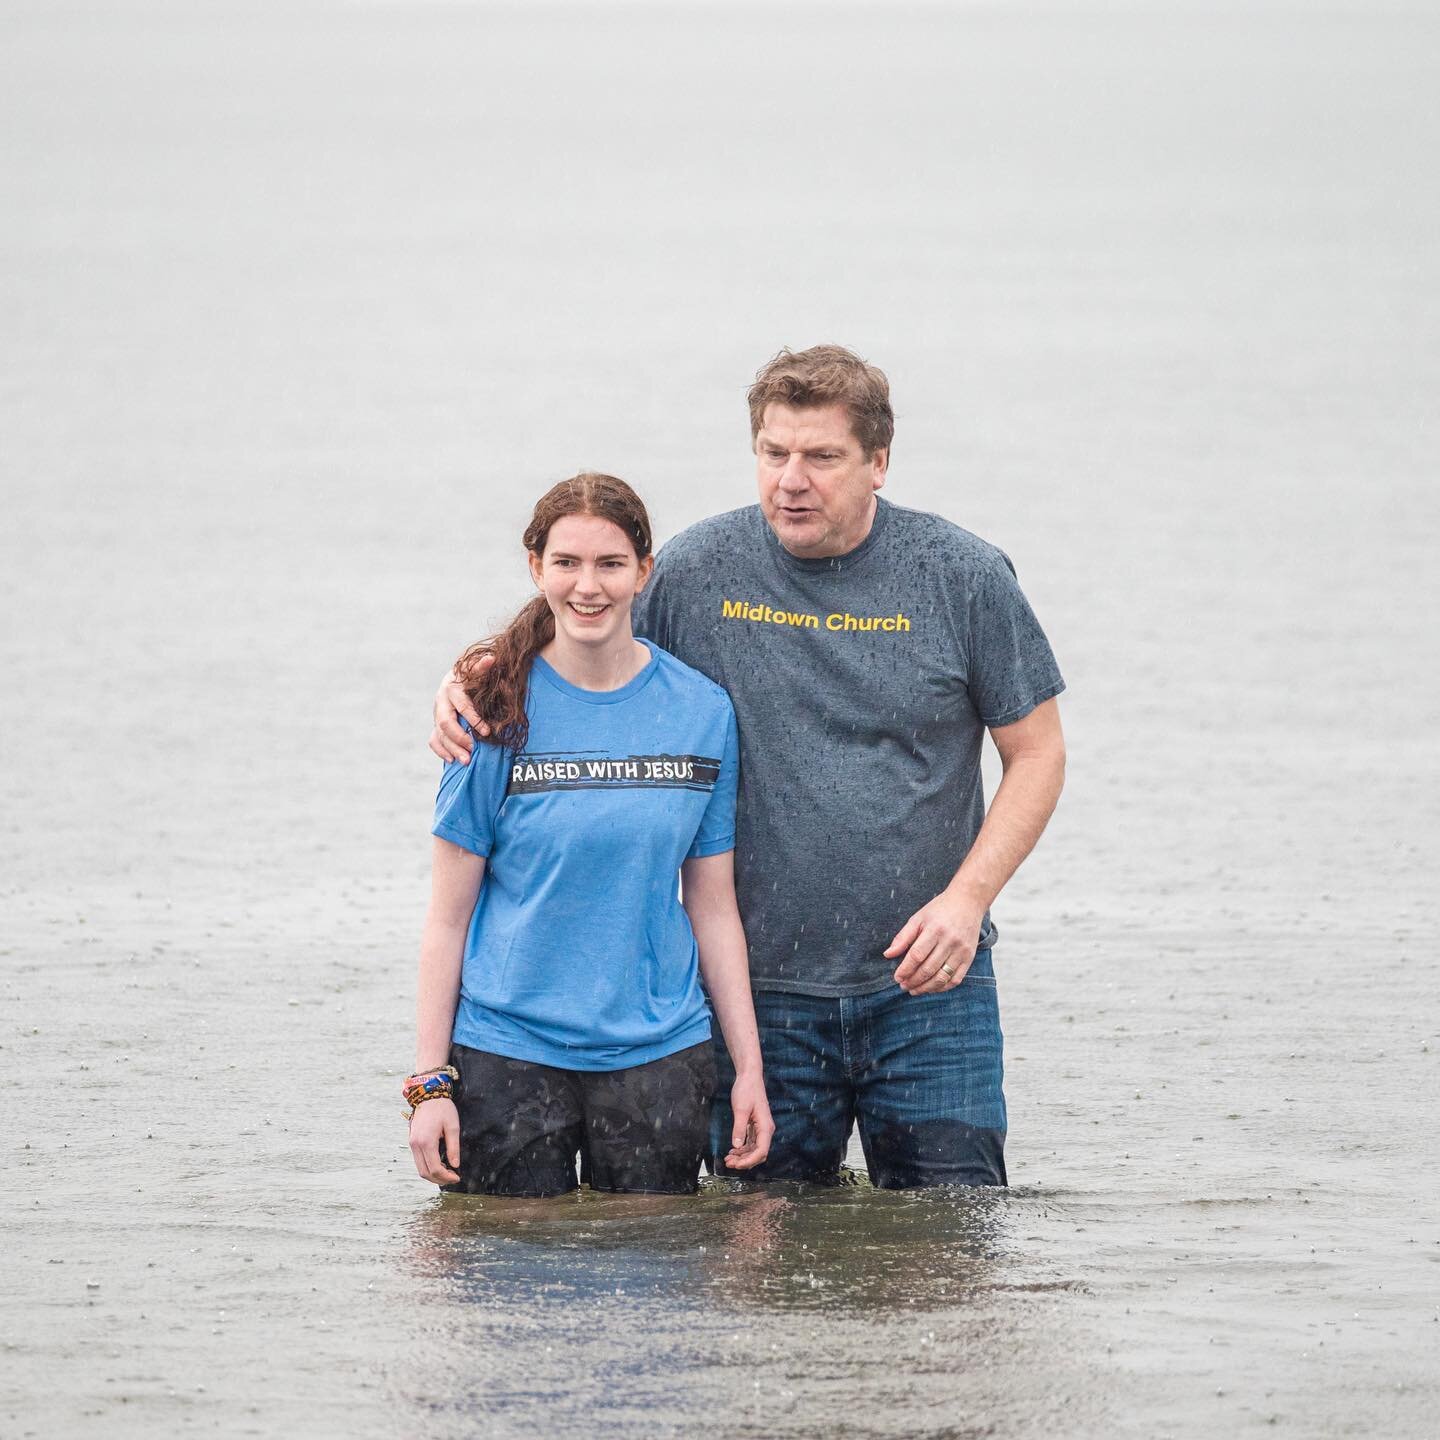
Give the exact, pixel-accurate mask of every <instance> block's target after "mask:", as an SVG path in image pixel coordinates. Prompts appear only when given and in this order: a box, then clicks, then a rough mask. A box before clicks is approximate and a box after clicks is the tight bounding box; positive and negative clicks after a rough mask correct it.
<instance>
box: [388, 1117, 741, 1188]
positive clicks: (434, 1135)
mask: <svg viewBox="0 0 1440 1440" xmlns="http://www.w3.org/2000/svg"><path fill="white" fill-rule="evenodd" d="M767 1117H768V1112H767ZM442 1140H443V1141H444V1142H445V1150H444V1153H443V1156H442V1153H441V1150H440V1142H441V1141H442ZM410 1153H411V1154H412V1155H413V1156H414V1157H415V1168H416V1169H417V1170H418V1171H419V1172H420V1178H421V1179H422V1180H428V1181H430V1183H431V1184H432V1185H453V1184H455V1182H456V1181H457V1180H459V1178H460V1176H459V1175H458V1174H457V1173H456V1172H455V1171H454V1170H451V1169H449V1168H448V1167H447V1166H446V1164H445V1161H446V1160H449V1162H450V1164H451V1165H458V1164H459V1163H460V1112H459V1111H458V1110H457V1109H456V1108H455V1102H454V1101H453V1100H446V1099H444V1098H441V1099H439V1100H426V1101H424V1102H423V1103H422V1104H420V1105H417V1106H416V1107H415V1113H414V1114H413V1115H412V1116H411V1117H410Z"/></svg>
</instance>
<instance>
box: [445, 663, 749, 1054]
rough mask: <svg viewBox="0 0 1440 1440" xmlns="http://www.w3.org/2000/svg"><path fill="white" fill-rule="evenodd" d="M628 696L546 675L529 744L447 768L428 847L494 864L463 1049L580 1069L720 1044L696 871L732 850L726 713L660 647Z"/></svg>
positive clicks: (732, 739)
mask: <svg viewBox="0 0 1440 1440" xmlns="http://www.w3.org/2000/svg"><path fill="white" fill-rule="evenodd" d="M649 649H650V652H651V658H650V663H649V664H648V665H646V666H645V668H644V669H643V670H642V671H641V672H640V673H639V674H638V675H637V676H636V677H635V678H634V679H633V680H631V681H630V682H629V683H628V684H626V685H623V686H621V687H620V688H619V689H618V690H606V691H592V690H581V689H579V688H578V687H577V686H574V685H571V684H569V683H568V682H567V681H565V680H564V679H563V678H562V677H561V676H560V675H559V674H557V673H556V671H555V670H554V669H553V668H552V667H551V666H550V665H548V664H547V663H546V662H545V661H544V660H543V659H538V658H537V659H536V661H535V663H534V666H533V668H532V670H531V674H530V685H529V693H528V695H527V699H526V712H527V714H528V715H529V717H530V736H529V740H528V742H527V744H526V747H525V750H524V751H523V753H521V754H518V755H517V754H514V753H513V752H511V751H510V750H507V749H505V748H504V747H502V746H498V745H484V744H482V745H476V746H475V753H474V756H473V757H472V759H471V760H470V763H469V764H468V765H460V764H455V763H451V764H449V765H447V766H446V767H445V771H444V774H443V775H442V777H441V781H440V793H439V796H438V798H437V799H436V802H435V823H434V833H435V834H436V835H438V836H440V837H441V838H442V839H444V840H448V841H450V842H451V843H452V844H454V845H459V846H461V847H462V848H464V849H466V850H470V851H473V852H474V853H475V854H477V855H484V856H486V857H487V863H486V867H485V880H484V884H483V885H482V886H481V889H480V898H479V900H478V902H477V903H476V906H475V911H474V914H473V915H472V916H471V919H470V928H469V931H468V934H467V936H466V941H465V959H464V968H463V970H462V973H461V989H460V1000H459V1005H458V1007H457V1010H456V1015H455V1029H454V1032H453V1033H454V1039H455V1040H456V1041H457V1042H458V1043H459V1044H462V1045H467V1046H470V1047H471V1048H473V1049H477V1050H488V1051H492V1052H494V1053H496V1054H499V1055H509V1056H511V1057H512V1058H514V1059H517V1060H533V1061H536V1062H538V1063H540V1064H542V1065H558V1066H561V1067H566V1068H571V1069H577V1070H614V1069H621V1068H624V1067H626V1066H630V1065H639V1064H643V1063H644V1062H645V1061H647V1060H655V1059H659V1058H660V1057H661V1056H662V1055H670V1054H673V1053H674V1052H675V1051H677V1050H683V1049H685V1048H686V1047H687V1046H690V1045H695V1044H697V1043H699V1042H700V1041H702V1040H704V1039H706V1038H707V1037H708V1036H709V1034H710V1019H709V1011H708V1009H707V1007H706V1004H705V997H704V994H703V992H702V990H701V988H700V978H699V971H698V963H697V962H698V956H697V953H696V948H695V936H694V934H693V933H692V931H691V929H690V922H689V919H688V918H687V916H686V914H685V911H684V910H683V909H682V908H681V905H680V899H679V869H680V865H681V862H682V861H684V860H685V859H686V858H688V857H694V856H704V855H717V854H721V853H723V852H724V851H727V850H729V849H731V848H732V847H733V846H734V843H735V792H736V783H737V779H736V772H737V769H738V746H737V742H736V736H735V715H734V711H733V710H732V709H731V706H730V700H729V697H728V696H727V695H726V694H725V692H724V691H723V690H722V689H721V688H720V687H719V686H718V685H716V684H715V683H714V682H713V681H711V680H707V679H706V678H705V677H704V676H703V675H700V674H698V673H697V672H696V671H694V670H692V669H690V668H689V667H688V666H686V665H682V664H681V663H680V661H678V660H676V659H675V658H674V657H673V656H672V655H667V654H666V653H665V652H664V651H663V650H661V649H659V648H658V647H656V646H654V645H650V646H649Z"/></svg>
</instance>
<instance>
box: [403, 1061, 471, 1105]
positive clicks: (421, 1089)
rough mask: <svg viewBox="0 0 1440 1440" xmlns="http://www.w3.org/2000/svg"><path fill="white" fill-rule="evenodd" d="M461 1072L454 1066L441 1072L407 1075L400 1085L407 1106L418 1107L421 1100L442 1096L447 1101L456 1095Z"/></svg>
mask: <svg viewBox="0 0 1440 1440" xmlns="http://www.w3.org/2000/svg"><path fill="white" fill-rule="evenodd" d="M459 1078H460V1072H459V1071H458V1070H457V1069H456V1068H455V1067H454V1066H453V1065H446V1066H445V1067H444V1068H443V1069H440V1070H428V1071H425V1072H424V1073H422V1074H419V1075H407V1076H406V1077H405V1079H404V1080H403V1081H402V1082H401V1084H400V1093H401V1094H402V1095H404V1097H405V1103H406V1104H407V1105H411V1106H414V1105H418V1104H419V1103H420V1101H421V1100H434V1099H438V1098H439V1097H440V1096H444V1097H446V1098H447V1099H448V1098H449V1097H450V1096H452V1095H453V1094H454V1093H455V1084H454V1082H455V1081H457V1080H458V1079H459Z"/></svg>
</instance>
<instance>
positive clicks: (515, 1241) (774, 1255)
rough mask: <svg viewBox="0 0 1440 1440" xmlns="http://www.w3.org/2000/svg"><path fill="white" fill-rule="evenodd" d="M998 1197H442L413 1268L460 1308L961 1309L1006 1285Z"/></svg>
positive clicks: (810, 1193) (1003, 1201)
mask: <svg viewBox="0 0 1440 1440" xmlns="http://www.w3.org/2000/svg"><path fill="white" fill-rule="evenodd" d="M1009 1205H1010V1197H1009V1196H1008V1195H1007V1194H1006V1193H1005V1192H1001V1191H956V1192H936V1191H931V1192H925V1193H923V1194H921V1193H917V1194H913V1195H908V1194H904V1193H897V1192H893V1191H876V1190H872V1189H871V1188H870V1187H869V1186H868V1185H866V1184H865V1183H864V1182H863V1181H862V1182H859V1183H857V1184H855V1185H852V1186H846V1187H841V1188H837V1189H818V1188H815V1187H808V1186H801V1185H790V1186H778V1185H772V1186H767V1187H765V1188H763V1189H749V1190H747V1189H743V1188H740V1187H734V1188H731V1187H730V1186H729V1185H727V1184H725V1183H723V1182H713V1181H712V1182H709V1183H708V1184H707V1185H706V1186H705V1187H703V1188H702V1190H701V1193H700V1194H699V1195H698V1196H695V1197H671V1196H617V1195H596V1194H592V1193H590V1192H589V1191H580V1192H577V1193H576V1194H575V1195H573V1196H567V1197H564V1198H562V1199H560V1200H546V1201H525V1200H511V1199H500V1198H488V1197H468V1196H464V1197H462V1196H444V1197H441V1198H439V1199H437V1200H436V1202H435V1203H434V1204H433V1205H432V1206H430V1207H429V1208H427V1209H426V1210H425V1211H423V1212H421V1213H420V1214H419V1215H418V1216H417V1217H416V1219H415V1221H414V1222H413V1226H412V1234H411V1248H410V1255H409V1260H410V1263H411V1264H412V1265H413V1266H414V1267H415V1269H416V1270H417V1271H419V1272H420V1273H422V1274H423V1275H425V1276H426V1277H427V1278H429V1279H431V1280H433V1281H436V1282H438V1283H440V1284H441V1285H443V1286H444V1287H445V1288H446V1289H447V1291H449V1292H450V1293H451V1294H452V1295H453V1296H454V1297H455V1298H457V1299H463V1300H468V1301H471V1302H473V1303H476V1304H481V1305H484V1304H487V1303H492V1302H494V1301H497V1300H500V1299H502V1298H504V1299H505V1300H507V1302H508V1303H512V1304H513V1303H515V1302H516V1301H517V1300H521V1299H523V1300H526V1301H529V1302H531V1303H534V1304H538V1305H543V1304H546V1303H547V1302H552V1301H569V1300H574V1299H579V1298H594V1297H596V1296H601V1295H604V1296H614V1295H617V1294H620V1295H626V1296H629V1297H631V1299H632V1300H634V1301H640V1300H646V1301H650V1302H652V1303H653V1302H656V1301H664V1300H666V1299H673V1300H678V1301H680V1302H681V1303H683V1304H685V1305H690V1304H694V1303H696V1302H697V1300H699V1299H700V1297H702V1296H703V1297H704V1302H705V1303H707V1304H713V1305H720V1306H729V1307H740V1308H761V1309H769V1310H780V1311H792V1310H816V1309H824V1308H826V1307H827V1306H830V1305H839V1306H842V1307H843V1308H844V1309H845V1310H846V1312H847V1313H851V1314H854V1313H857V1312H883V1311H888V1310H896V1309H901V1308H903V1309H912V1308H914V1307H917V1306H921V1307H932V1306H936V1305H942V1306H943V1305H953V1304H957V1303H961V1302H963V1301H964V1300H965V1299H966V1297H971V1296H974V1295H976V1294H977V1293H981V1292H987V1293H988V1292H993V1291H995V1290H997V1289H1004V1288H1009V1287H1010V1286H1011V1285H1014V1284H1017V1283H1024V1282H1023V1281H1022V1280H1021V1279H1020V1277H1017V1276H1016V1275H1015V1274H1013V1273H1010V1272H1011V1271H1012V1270H1013V1266H1011V1265H1010V1263H1009V1257H1010V1255H1011V1247H1010V1245H1009V1243H1008V1239H1007V1236H1008V1226H1007V1215H1008V1210H1009Z"/></svg>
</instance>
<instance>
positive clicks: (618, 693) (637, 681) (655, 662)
mask: <svg viewBox="0 0 1440 1440" xmlns="http://www.w3.org/2000/svg"><path fill="white" fill-rule="evenodd" d="M635 638H636V639H637V640H638V641H639V642H640V643H641V644H642V645H643V646H644V647H645V648H646V649H647V650H648V651H649V652H650V659H649V660H648V661H646V663H645V665H644V667H643V668H642V669H641V671H640V673H639V674H638V675H635V676H633V677H632V678H631V679H629V680H627V681H626V682H625V683H624V684H623V685H622V686H621V687H620V688H619V689H618V690H582V689H581V688H580V687H579V686H578V685H572V684H571V683H570V682H569V681H568V680H567V679H565V677H564V676H563V675H561V673H560V672H559V671H558V670H557V669H556V668H555V667H554V666H553V665H552V664H551V663H550V662H549V661H548V660H546V659H545V658H544V657H543V656H540V655H537V656H536V657H535V660H534V663H533V665H532V666H531V671H530V673H531V674H532V675H535V676H538V677H539V678H540V679H542V680H547V681H549V683H550V684H551V685H553V686H554V687H555V688H556V689H557V690H558V691H559V692H560V693H561V694H562V695H567V696H569V698H570V699H572V700H579V701H581V702H582V703H583V704H585V705H618V704H620V702H621V701H622V700H628V699H629V698H630V697H631V696H632V695H635V694H638V693H639V692H640V691H641V690H643V689H644V688H645V687H646V686H647V685H648V684H649V683H650V681H651V679H652V678H653V676H654V674H655V671H656V669H657V668H658V667H659V664H660V657H659V654H658V652H657V650H656V647H655V646H654V645H652V644H651V643H650V641H648V640H647V639H646V638H645V637H644V636H643V635H637V636H636V637H635Z"/></svg>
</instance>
